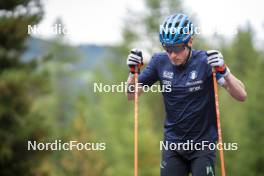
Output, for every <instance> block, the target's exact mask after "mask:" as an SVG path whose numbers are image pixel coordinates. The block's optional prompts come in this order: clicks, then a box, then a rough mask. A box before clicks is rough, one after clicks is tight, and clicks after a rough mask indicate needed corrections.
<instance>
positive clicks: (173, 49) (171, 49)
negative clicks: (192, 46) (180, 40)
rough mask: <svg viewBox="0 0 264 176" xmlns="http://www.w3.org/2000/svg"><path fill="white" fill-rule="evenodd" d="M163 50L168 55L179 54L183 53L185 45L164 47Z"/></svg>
mask: <svg viewBox="0 0 264 176" xmlns="http://www.w3.org/2000/svg"><path fill="white" fill-rule="evenodd" d="M162 47H163V49H164V50H165V51H166V52H167V53H172V52H174V53H179V52H182V51H183V50H184V49H185V47H186V46H185V45H162Z"/></svg>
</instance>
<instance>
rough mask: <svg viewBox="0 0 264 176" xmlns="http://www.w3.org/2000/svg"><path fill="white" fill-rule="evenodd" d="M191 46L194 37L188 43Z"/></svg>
mask: <svg viewBox="0 0 264 176" xmlns="http://www.w3.org/2000/svg"><path fill="white" fill-rule="evenodd" d="M187 45H188V46H189V47H192V45H193V37H191V38H190V40H189V42H188V44H187Z"/></svg>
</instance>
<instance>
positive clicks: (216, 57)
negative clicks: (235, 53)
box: [207, 50, 230, 77]
mask: <svg viewBox="0 0 264 176" xmlns="http://www.w3.org/2000/svg"><path fill="white" fill-rule="evenodd" d="M207 56H208V57H207V63H208V64H209V65H211V66H212V67H214V68H215V71H216V72H217V73H219V74H221V76H223V77H225V76H227V75H228V74H229V73H230V71H229V69H228V68H227V67H226V65H225V61H224V57H223V55H222V53H221V52H220V51H217V50H209V51H207Z"/></svg>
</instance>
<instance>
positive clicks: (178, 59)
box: [167, 46, 189, 65]
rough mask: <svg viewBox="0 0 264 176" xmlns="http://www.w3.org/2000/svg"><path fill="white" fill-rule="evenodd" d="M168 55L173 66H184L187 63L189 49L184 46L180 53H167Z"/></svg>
mask: <svg viewBox="0 0 264 176" xmlns="http://www.w3.org/2000/svg"><path fill="white" fill-rule="evenodd" d="M167 54H168V56H169V59H170V61H171V63H172V64H173V65H182V64H184V63H185V62H186V60H187V57H188V54H189V49H188V48H187V47H186V46H184V48H183V49H182V50H180V51H177V52H176V51H169V52H168V51H167Z"/></svg>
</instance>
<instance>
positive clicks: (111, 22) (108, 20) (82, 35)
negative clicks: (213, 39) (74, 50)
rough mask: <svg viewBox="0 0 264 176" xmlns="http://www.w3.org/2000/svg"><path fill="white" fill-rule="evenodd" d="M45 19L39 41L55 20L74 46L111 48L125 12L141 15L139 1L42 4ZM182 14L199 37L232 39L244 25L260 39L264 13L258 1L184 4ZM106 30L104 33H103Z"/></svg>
mask: <svg viewBox="0 0 264 176" xmlns="http://www.w3.org/2000/svg"><path fill="white" fill-rule="evenodd" d="M43 2H44V3H43V4H44V8H45V16H44V19H43V21H42V22H41V23H40V25H39V28H41V31H42V32H41V34H39V36H42V37H44V38H45V37H50V36H51V35H52V30H51V27H52V25H53V23H54V21H55V19H56V18H58V17H60V18H61V19H62V21H63V22H64V24H65V26H66V28H67V31H68V35H67V38H68V40H69V41H71V42H72V43H74V44H81V43H95V44H113V43H117V42H118V41H119V40H120V39H121V26H122V21H123V19H124V17H125V16H126V13H127V9H128V8H130V9H133V10H138V11H142V10H144V5H143V1H142V0H67V1H66V0H43ZM184 7H185V10H186V9H187V10H190V12H191V13H192V14H195V16H196V18H197V19H198V21H199V28H200V29H201V31H202V33H203V34H206V35H210V34H212V33H213V32H215V30H216V29H217V31H218V32H220V33H221V34H222V35H225V36H228V37H232V34H233V33H234V31H236V29H237V27H238V26H243V25H245V24H246V23H247V22H248V21H249V22H250V23H251V24H252V25H253V27H254V28H255V30H256V31H257V32H258V38H261V39H264V33H263V31H264V11H263V5H262V3H261V1H260V0H244V1H241V0H199V1H198V0H185V1H184ZM106 29H107V32H105V30H106Z"/></svg>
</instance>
